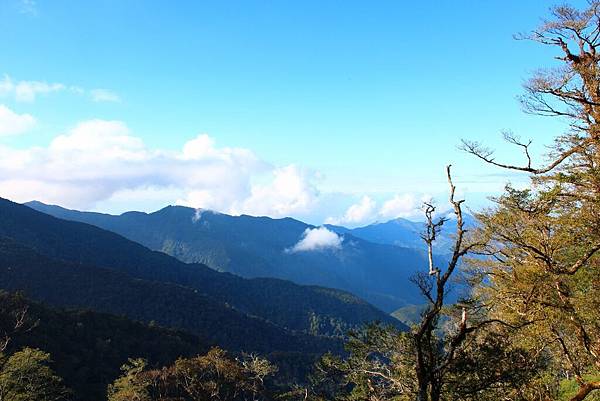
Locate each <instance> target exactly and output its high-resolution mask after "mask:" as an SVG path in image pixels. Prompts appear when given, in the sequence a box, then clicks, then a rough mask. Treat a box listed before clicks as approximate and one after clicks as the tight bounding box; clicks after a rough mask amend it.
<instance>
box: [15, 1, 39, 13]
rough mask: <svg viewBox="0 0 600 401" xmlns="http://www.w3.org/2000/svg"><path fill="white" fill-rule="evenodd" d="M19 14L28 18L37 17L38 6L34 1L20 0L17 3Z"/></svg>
mask: <svg viewBox="0 0 600 401" xmlns="http://www.w3.org/2000/svg"><path fill="white" fill-rule="evenodd" d="M19 12H20V13H21V14H27V15H30V16H36V15H38V6H37V2H36V1H35V0H21V1H20V2H19Z"/></svg>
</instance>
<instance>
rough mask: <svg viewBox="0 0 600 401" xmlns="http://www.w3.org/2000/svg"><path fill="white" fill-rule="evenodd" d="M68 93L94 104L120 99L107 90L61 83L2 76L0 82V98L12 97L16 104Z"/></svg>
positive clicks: (118, 100)
mask: <svg viewBox="0 0 600 401" xmlns="http://www.w3.org/2000/svg"><path fill="white" fill-rule="evenodd" d="M62 91H68V92H70V93H72V94H74V95H79V96H88V95H89V98H90V99H91V100H92V101H94V102H120V101H121V97H120V96H119V95H118V94H117V93H115V92H113V91H111V90H108V89H101V88H98V89H92V90H89V91H88V90H86V89H84V88H82V87H80V86H77V85H65V84H63V83H58V82H54V83H49V82H45V81H14V80H13V79H12V78H11V77H10V76H8V75H4V78H3V79H2V80H1V81H0V97H13V98H14V99H15V101H17V102H29V103H31V102H33V101H35V100H36V98H37V97H38V96H39V95H46V94H49V93H52V92H62Z"/></svg>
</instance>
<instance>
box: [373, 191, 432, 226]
mask: <svg viewBox="0 0 600 401" xmlns="http://www.w3.org/2000/svg"><path fill="white" fill-rule="evenodd" d="M421 205H422V202H418V201H417V197H416V196H415V195H414V194H402V195H400V194H397V195H394V197H393V198H392V199H389V200H387V201H385V202H384V203H383V206H381V209H380V210H379V217H380V218H381V219H385V220H391V219H396V218H398V217H405V218H406V217H413V216H414V215H415V214H416V213H417V212H418V211H420V207H421Z"/></svg>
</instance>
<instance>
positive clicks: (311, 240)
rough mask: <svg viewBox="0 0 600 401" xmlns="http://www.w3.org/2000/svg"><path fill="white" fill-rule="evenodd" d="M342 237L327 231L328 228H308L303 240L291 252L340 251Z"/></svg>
mask: <svg viewBox="0 0 600 401" xmlns="http://www.w3.org/2000/svg"><path fill="white" fill-rule="evenodd" d="M342 240H343V239H342V237H340V236H339V235H337V234H336V233H334V232H333V231H330V230H328V229H327V227H317V228H312V229H311V228H307V229H306V230H305V231H304V233H303V234H302V238H301V239H300V241H298V243H297V244H296V245H294V246H293V247H292V248H290V249H289V252H291V253H294V252H307V251H321V250H325V249H340V248H341V247H342Z"/></svg>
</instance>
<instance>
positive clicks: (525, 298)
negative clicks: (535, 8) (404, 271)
mask: <svg viewBox="0 0 600 401" xmlns="http://www.w3.org/2000/svg"><path fill="white" fill-rule="evenodd" d="M520 37H521V38H522V39H529V40H533V41H536V42H538V43H541V44H543V45H547V46H550V47H552V48H555V49H557V51H558V56H557V57H556V58H557V59H558V60H559V61H560V63H561V65H560V66H559V67H557V68H554V69H548V70H544V71H541V72H538V73H536V74H535V75H534V76H533V77H532V79H531V80H530V81H528V82H527V83H526V85H525V95H524V96H523V97H522V103H523V105H524V108H525V111H527V112H529V113H533V114H537V115H542V116H553V117H559V118H562V119H563V120H564V121H566V122H567V123H568V129H567V131H566V132H565V133H563V134H561V135H559V136H557V137H556V138H554V144H553V146H552V147H551V148H550V149H551V150H550V152H549V154H548V160H547V162H546V163H545V164H544V165H543V166H541V167H535V166H534V162H533V160H532V155H531V152H530V145H531V141H523V140H521V139H520V138H519V137H518V136H516V135H514V134H511V133H508V134H505V139H506V140H507V141H508V142H509V143H511V144H513V145H516V146H517V147H519V148H520V149H521V150H523V151H524V156H525V159H526V160H525V163H524V164H523V165H512V164H508V163H502V162H499V161H497V159H496V158H495V156H494V154H493V151H491V150H489V149H487V148H485V147H484V146H483V145H481V144H480V143H477V142H471V141H464V143H463V145H464V146H463V147H464V149H465V150H466V151H467V152H469V153H471V154H473V155H475V156H477V157H479V158H480V159H482V160H484V161H485V162H487V163H489V164H492V165H495V166H499V167H502V168H506V169H512V170H518V171H523V172H527V173H530V174H531V186H530V187H529V188H527V189H524V190H518V189H515V188H511V187H510V186H509V187H507V189H506V191H505V193H504V194H503V195H502V196H500V197H498V198H497V199H495V202H496V206H495V207H494V208H492V209H490V210H488V211H485V212H484V213H481V214H480V215H479V216H478V218H479V220H480V221H481V223H482V226H481V228H480V230H479V232H478V236H479V238H480V240H481V242H484V243H485V244H486V246H484V247H481V249H479V253H481V254H482V255H486V256H487V258H483V259H475V260H473V261H472V263H471V265H472V267H473V274H474V277H479V278H480V281H479V283H480V288H479V291H478V295H479V297H480V299H481V301H482V302H483V304H485V305H486V308H487V311H488V313H489V314H490V316H491V317H492V318H496V319H500V320H502V321H504V322H507V323H508V324H509V325H510V326H511V327H514V328H515V330H514V331H513V332H512V334H511V336H512V338H513V339H514V342H515V344H517V345H518V346H522V347H527V348H528V349H529V350H532V351H534V352H536V353H537V354H539V355H546V356H547V357H548V358H551V359H552V363H551V364H550V365H549V366H551V369H550V370H548V372H547V374H546V375H544V376H543V377H542V376H540V377H539V378H538V380H537V381H536V383H537V384H538V390H540V389H542V388H543V389H544V391H543V393H544V394H541V393H540V396H545V397H548V398H550V399H556V398H557V397H559V392H560V391H561V390H560V388H561V385H562V386H563V387H564V385H565V383H570V384H569V386H572V385H573V384H574V383H576V391H574V392H569V391H567V392H564V391H563V392H562V395H560V397H563V396H565V397H567V395H565V394H570V395H568V397H569V398H568V399H570V400H572V401H578V400H583V399H590V398H589V397H591V396H592V395H593V392H594V391H595V390H598V389H600V380H598V373H599V372H600V303H599V302H600V301H599V299H600V281H599V277H600V258H599V256H598V252H599V251H600V66H599V61H600V52H599V50H600V48H599V46H600V2H598V1H590V2H589V5H588V7H587V8H586V9H584V10H577V9H575V8H572V7H570V6H559V7H555V8H553V9H552V17H551V19H549V20H547V21H544V23H543V24H542V25H541V26H540V27H539V28H538V29H537V30H535V31H533V32H532V33H530V34H527V35H521V36H520ZM561 382H563V383H561Z"/></svg>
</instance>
